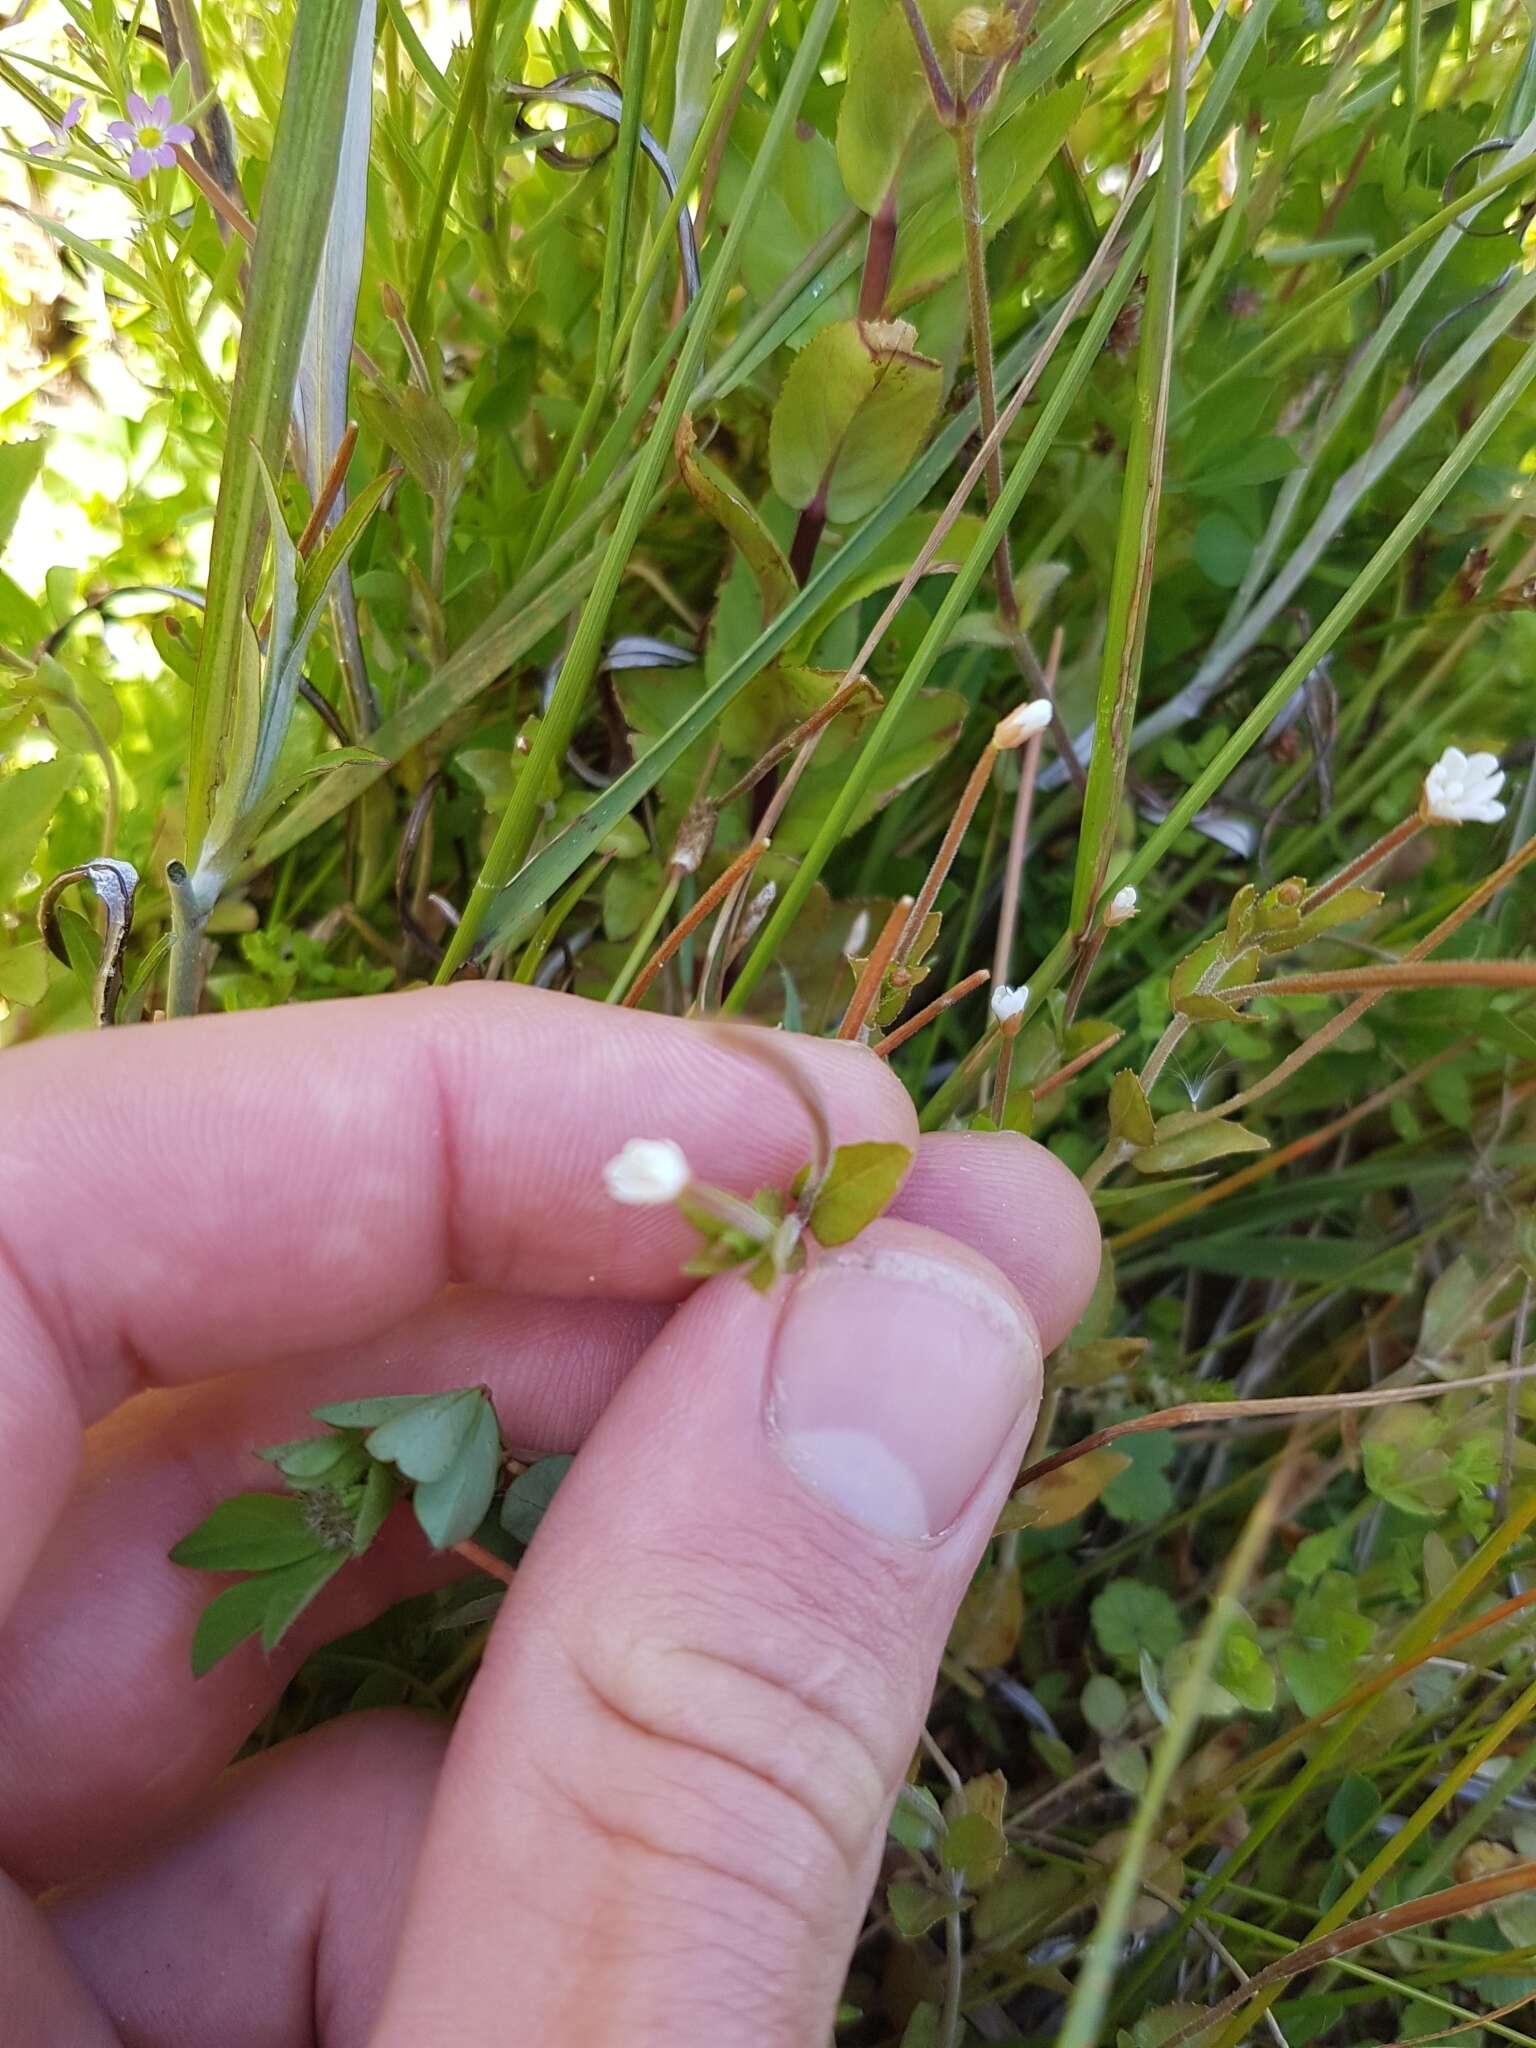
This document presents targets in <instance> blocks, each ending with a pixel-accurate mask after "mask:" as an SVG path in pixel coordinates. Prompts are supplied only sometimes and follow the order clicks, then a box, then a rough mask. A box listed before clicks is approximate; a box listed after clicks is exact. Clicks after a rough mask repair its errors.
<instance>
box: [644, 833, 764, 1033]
mask: <svg viewBox="0 0 1536 2048" xmlns="http://www.w3.org/2000/svg"><path fill="white" fill-rule="evenodd" d="M767 851H768V841H767V840H766V839H764V838H762V837H759V838H757V839H754V840H753V841H752V842H751V844H750V845H748V846H744V847H743V848H742V850H741V852H740V853H738V854H737V856H736V858H735V859H734V860H733V861H732V862H731V864H730V866H729V867H728V868H726V869H725V871H724V873H723V874H719V875H717V876H716V877H715V879H714V881H712V882H711V883H710V885H709V887H708V888H707V889H706V890H705V891H704V893H703V895H702V896H701V897H700V898H699V900H698V902H697V903H695V904H694V906H693V908H692V909H691V910H690V911H688V912H687V914H686V915H685V916H683V917H680V918H679V919H678V921H677V923H676V924H675V925H673V927H672V929H671V931H669V932H668V933H667V936H666V937H665V938H664V939H663V940H662V942H661V944H660V945H659V946H658V947H657V948H656V950H655V952H654V953H653V954H652V955H651V957H650V959H649V960H647V961H646V963H645V965H644V966H643V967H642V968H641V970H640V972H639V973H638V974H637V975H636V976H635V981H634V986H633V987H632V988H631V989H630V991H629V994H628V995H627V996H626V997H625V998H624V1002H623V1005H622V1007H623V1008H624V1009H626V1010H633V1009H635V1008H636V1007H637V1005H638V1004H639V1003H640V1002H641V1001H642V1000H643V998H644V997H645V995H646V992H647V991H648V990H649V988H650V986H651V983H652V982H653V981H654V980H655V979H656V977H657V975H658V974H660V972H661V970H662V969H663V968H664V967H665V966H666V964H667V962H668V961H669V960H670V959H671V958H672V955H673V954H674V953H675V952H677V950H678V948H679V947H680V946H681V945H682V943H683V941H684V940H685V939H687V938H688V937H689V936H690V935H691V934H692V933H693V932H696V931H697V930H698V928H699V926H700V925H701V924H702V923H703V922H704V920H705V918H706V917H708V916H709V914H710V912H711V911H712V910H713V909H714V908H715V907H716V905H717V904H718V903H720V902H721V901H722V900H723V899H724V898H725V897H727V896H729V894H730V893H731V891H732V889H734V888H735V886H736V884H737V883H738V882H739V881H740V880H741V878H742V876H743V875H745V874H747V873H748V872H749V871H750V870H751V869H752V868H754V867H755V866H756V865H757V863H758V861H760V860H761V859H762V857H763V855H764V854H765V853H766V852H767Z"/></svg>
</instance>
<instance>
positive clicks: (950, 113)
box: [901, 0, 956, 128]
mask: <svg viewBox="0 0 1536 2048" xmlns="http://www.w3.org/2000/svg"><path fill="white" fill-rule="evenodd" d="M901 8H902V12H903V13H904V14H905V15H906V17H907V26H908V28H910V29H911V31H912V40H913V42H914V43H916V45H917V55H918V60H919V62H920V63H921V64H922V67H923V76H924V77H925V78H926V79H927V80H928V90H929V92H930V93H931V94H932V96H933V111H934V112H935V113H936V114H937V115H938V117H939V120H940V121H941V122H942V124H943V125H944V126H945V127H946V128H947V127H949V126H950V124H951V123H952V122H953V120H954V118H955V112H956V108H955V96H954V94H953V93H952V92H951V91H950V88H949V80H948V79H947V78H946V77H945V76H944V72H943V69H942V67H941V65H940V63H939V53H938V51H937V50H936V49H935V48H934V47H933V37H932V36H931V35H929V33H928V24H927V22H926V21H924V19H923V17H922V14H921V13H920V12H919V9H918V5H917V0H901Z"/></svg>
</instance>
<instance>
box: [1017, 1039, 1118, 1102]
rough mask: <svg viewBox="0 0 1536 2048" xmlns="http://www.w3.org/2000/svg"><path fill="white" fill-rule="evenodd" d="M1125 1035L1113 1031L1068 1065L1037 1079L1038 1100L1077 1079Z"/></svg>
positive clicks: (1069, 1061) (1036, 1093)
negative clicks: (1040, 1079) (1041, 1078)
mask: <svg viewBox="0 0 1536 2048" xmlns="http://www.w3.org/2000/svg"><path fill="white" fill-rule="evenodd" d="M1124 1036H1125V1033H1124V1032H1123V1031H1111V1032H1110V1034H1109V1036H1108V1037H1107V1038H1101V1039H1100V1040H1099V1042H1098V1044H1097V1045H1090V1046H1089V1048H1088V1050H1087V1051H1086V1052H1080V1053H1079V1054H1078V1055H1077V1057H1076V1058H1075V1059H1070V1060H1068V1061H1067V1063H1066V1065H1065V1066H1064V1067H1058V1068H1057V1069H1056V1071H1055V1073H1054V1074H1047V1075H1046V1077H1045V1079H1044V1080H1043V1081H1037V1082H1036V1084H1035V1100H1036V1102H1039V1101H1041V1100H1042V1099H1043V1098H1044V1097H1045V1096H1047V1095H1054V1094H1055V1092H1056V1090H1057V1089H1058V1088H1064V1087H1065V1086H1066V1084H1067V1083H1068V1081H1071V1080H1074V1079H1076V1077H1077V1076H1078V1075H1079V1074H1080V1073H1081V1072H1082V1071H1083V1069H1084V1067H1091V1066H1092V1065H1093V1063H1094V1061H1095V1060H1096V1059H1097V1058H1098V1057H1099V1055H1100V1054H1101V1053H1106V1052H1108V1051H1109V1049H1110V1047H1111V1046H1112V1045H1118V1044H1119V1043H1120V1041H1121V1039H1122V1038H1124Z"/></svg>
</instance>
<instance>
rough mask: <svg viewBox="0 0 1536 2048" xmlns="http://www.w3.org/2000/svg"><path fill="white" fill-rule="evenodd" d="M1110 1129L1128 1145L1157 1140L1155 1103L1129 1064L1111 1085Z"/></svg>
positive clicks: (1147, 1143) (1149, 1142)
mask: <svg viewBox="0 0 1536 2048" xmlns="http://www.w3.org/2000/svg"><path fill="white" fill-rule="evenodd" d="M1109 1128H1110V1129H1111V1130H1112V1131H1113V1132H1114V1134H1115V1136H1116V1137H1117V1138H1123V1139H1124V1140H1125V1141H1126V1143H1127V1144H1128V1145H1151V1144H1153V1143H1155V1142H1156V1139H1157V1124H1156V1120H1155V1119H1154V1117H1153V1115H1152V1107H1151V1104H1150V1103H1149V1102H1148V1101H1147V1098H1146V1094H1145V1091H1144V1090H1143V1088H1142V1085H1141V1083H1140V1081H1138V1080H1137V1078H1136V1076H1135V1075H1134V1074H1133V1073H1132V1072H1131V1070H1130V1068H1129V1067H1122V1068H1121V1070H1120V1072H1119V1073H1118V1074H1116V1076H1115V1078H1114V1080H1113V1081H1111V1082H1110V1084H1109Z"/></svg>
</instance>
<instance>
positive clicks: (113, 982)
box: [37, 859, 139, 1026]
mask: <svg viewBox="0 0 1536 2048" xmlns="http://www.w3.org/2000/svg"><path fill="white" fill-rule="evenodd" d="M76 882H84V883H86V884H87V885H88V886H89V887H90V888H91V889H93V890H94V891H95V892H96V896H97V899H98V900H99V902H100V903H101V904H102V905H103V907H104V908H105V910H106V913H107V934H106V938H105V939H104V940H103V942H102V948H101V961H100V964H99V966H98V967H97V970H96V986H95V995H94V1010H95V1016H96V1022H97V1023H98V1024H99V1025H103V1026H105V1025H108V1024H115V1023H116V1021H117V999H118V997H119V995H120V994H121V993H122V987H123V955H124V953H125V951H126V950H127V946H128V936H129V933H130V932H131V931H132V930H133V899H134V896H135V894H136V893H137V891H138V886H139V871H138V869H137V868H135V867H133V866H131V865H130V863H129V862H127V861H125V860H106V859H103V860H88V861H83V862H82V863H81V865H80V866H79V867H77V868H66V869H65V870H64V872H63V873H62V874H59V875H55V876H54V878H53V880H52V881H51V882H50V883H49V884H48V886H47V888H46V889H45V890H44V891H43V894H42V898H41V900H40V901H39V903H38V906H37V923H38V929H39V931H41V933H42V935H43V937H44V939H45V940H46V941H47V944H48V949H49V951H50V952H51V953H52V954H53V955H54V956H55V958H56V959H59V960H62V961H63V962H64V964H65V966H66V967H67V966H68V965H69V964H70V960H69V953H68V950H67V949H66V947H65V945H64V940H63V935H62V934H61V932H60V931H59V924H58V916H57V912H58V903H59V898H60V897H61V896H62V895H63V893H64V891H65V890H66V889H68V888H71V887H72V886H73V885H74V884H75V883H76Z"/></svg>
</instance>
